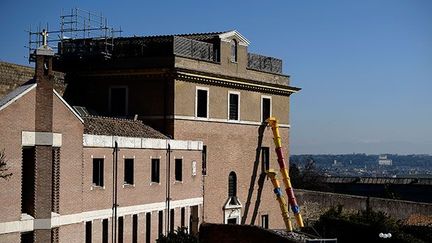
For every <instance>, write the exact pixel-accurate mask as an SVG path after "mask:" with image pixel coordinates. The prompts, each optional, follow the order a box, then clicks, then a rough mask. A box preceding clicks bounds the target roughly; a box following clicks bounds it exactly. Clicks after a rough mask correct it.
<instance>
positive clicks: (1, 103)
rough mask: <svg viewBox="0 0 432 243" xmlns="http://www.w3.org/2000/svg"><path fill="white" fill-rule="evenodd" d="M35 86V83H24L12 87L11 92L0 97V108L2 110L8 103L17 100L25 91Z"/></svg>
mask: <svg viewBox="0 0 432 243" xmlns="http://www.w3.org/2000/svg"><path fill="white" fill-rule="evenodd" d="M34 87H36V84H35V83H30V84H26V85H23V86H20V87H18V88H16V89H14V90H13V91H12V92H10V93H8V94H7V95H5V96H4V97H3V98H1V99H0V110H3V109H4V108H6V107H7V106H8V105H10V104H12V103H13V102H14V101H16V100H18V99H19V98H20V97H22V96H23V95H25V94H26V93H27V92H29V91H30V90H32V89H33V88H34Z"/></svg>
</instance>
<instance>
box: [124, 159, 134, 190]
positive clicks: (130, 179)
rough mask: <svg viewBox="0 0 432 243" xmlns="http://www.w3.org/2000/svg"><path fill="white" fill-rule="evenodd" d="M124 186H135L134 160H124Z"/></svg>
mask: <svg viewBox="0 0 432 243" xmlns="http://www.w3.org/2000/svg"><path fill="white" fill-rule="evenodd" d="M124 184H129V185H133V184H134V160H133V159H125V160H124Z"/></svg>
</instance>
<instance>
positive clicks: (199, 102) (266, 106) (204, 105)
mask: <svg viewBox="0 0 432 243" xmlns="http://www.w3.org/2000/svg"><path fill="white" fill-rule="evenodd" d="M271 108H272V107H271V97H270V96H261V122H263V121H265V120H266V119H267V118H269V117H270V116H271ZM195 116H196V117H199V118H209V89H208V88H204V87H197V88H196V99H195ZM228 120H231V121H239V120H240V92H236V91H228Z"/></svg>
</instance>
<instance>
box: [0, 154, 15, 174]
mask: <svg viewBox="0 0 432 243" xmlns="http://www.w3.org/2000/svg"><path fill="white" fill-rule="evenodd" d="M7 162H8V161H7V159H6V155H5V151H4V149H3V150H2V151H0V178H1V179H5V180H7V179H9V177H11V176H12V173H8V169H9V168H8V167H7Z"/></svg>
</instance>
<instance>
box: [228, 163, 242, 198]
mask: <svg viewBox="0 0 432 243" xmlns="http://www.w3.org/2000/svg"><path fill="white" fill-rule="evenodd" d="M228 198H229V200H230V201H229V204H230V205H239V204H240V202H239V201H238V199H237V175H236V173H235V172H234V171H231V173H230V174H229V176H228Z"/></svg>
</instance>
